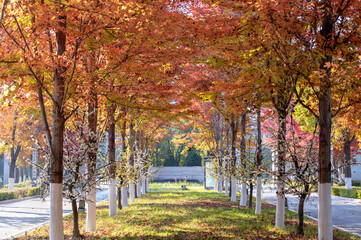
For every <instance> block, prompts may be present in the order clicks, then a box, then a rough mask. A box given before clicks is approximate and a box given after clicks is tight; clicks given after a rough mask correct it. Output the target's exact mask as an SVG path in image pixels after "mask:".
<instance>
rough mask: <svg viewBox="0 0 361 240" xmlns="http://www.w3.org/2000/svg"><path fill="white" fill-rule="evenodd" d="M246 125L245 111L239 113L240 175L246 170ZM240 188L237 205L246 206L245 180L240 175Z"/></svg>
mask: <svg viewBox="0 0 361 240" xmlns="http://www.w3.org/2000/svg"><path fill="white" fill-rule="evenodd" d="M246 127H247V114H246V113H245V112H243V113H242V115H241V144H240V153H241V166H242V168H241V169H242V171H243V172H242V175H244V174H245V171H246ZM242 179H243V180H242V181H243V182H242V188H241V199H240V201H239V205H240V206H242V207H245V206H247V185H246V182H245V177H244V176H243V177H242Z"/></svg>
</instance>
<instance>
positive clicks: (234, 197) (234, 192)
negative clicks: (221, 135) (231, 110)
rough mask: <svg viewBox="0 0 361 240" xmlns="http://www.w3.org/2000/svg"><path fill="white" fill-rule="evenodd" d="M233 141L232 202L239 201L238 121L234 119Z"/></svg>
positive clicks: (232, 126)
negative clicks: (237, 173)
mask: <svg viewBox="0 0 361 240" xmlns="http://www.w3.org/2000/svg"><path fill="white" fill-rule="evenodd" d="M231 129H232V139H231V201H232V202H236V201H237V179H236V161H237V157H236V141H237V133H238V119H234V117H232V121H231Z"/></svg>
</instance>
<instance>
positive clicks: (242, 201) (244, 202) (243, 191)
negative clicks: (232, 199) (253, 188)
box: [239, 182, 247, 207]
mask: <svg viewBox="0 0 361 240" xmlns="http://www.w3.org/2000/svg"><path fill="white" fill-rule="evenodd" d="M239 206H241V207H246V206H247V184H246V183H245V182H243V183H242V184H241V199H240V201H239Z"/></svg>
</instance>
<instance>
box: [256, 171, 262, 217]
mask: <svg viewBox="0 0 361 240" xmlns="http://www.w3.org/2000/svg"><path fill="white" fill-rule="evenodd" d="M261 208H262V177H257V194H256V210H255V213H256V214H261Z"/></svg>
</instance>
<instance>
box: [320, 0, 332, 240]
mask: <svg viewBox="0 0 361 240" xmlns="http://www.w3.org/2000/svg"><path fill="white" fill-rule="evenodd" d="M320 5H321V6H322V7H321V8H322V17H321V21H322V26H321V31H320V33H321V36H322V43H321V48H322V51H323V52H322V54H324V57H323V58H322V59H321V61H320V69H321V70H323V71H325V74H323V77H322V79H320V86H319V87H320V93H319V124H320V128H319V129H320V131H319V137H318V139H319V160H318V161H319V163H318V167H319V171H318V196H319V197H318V239H320V240H327V239H332V238H333V234H332V205H331V161H330V160H331V156H330V155H331V68H330V67H329V66H327V65H326V63H331V62H332V56H331V53H332V52H333V47H334V46H333V43H334V41H333V26H334V24H335V23H334V22H333V17H332V13H333V9H332V3H331V1H330V0H324V1H322V2H321V4H320Z"/></svg>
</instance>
